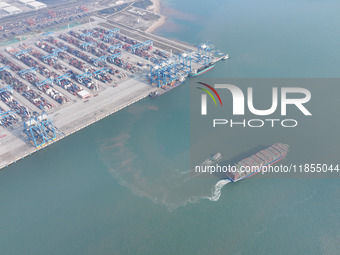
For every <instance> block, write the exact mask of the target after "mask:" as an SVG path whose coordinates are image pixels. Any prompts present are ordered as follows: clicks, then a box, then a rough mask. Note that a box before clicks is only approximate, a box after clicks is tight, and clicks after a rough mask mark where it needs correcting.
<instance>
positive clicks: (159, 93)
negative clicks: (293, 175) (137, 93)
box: [149, 77, 185, 97]
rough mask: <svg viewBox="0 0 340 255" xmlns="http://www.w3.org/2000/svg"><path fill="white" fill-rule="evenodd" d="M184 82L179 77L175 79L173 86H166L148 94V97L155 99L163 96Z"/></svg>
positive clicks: (183, 79) (182, 78)
mask: <svg viewBox="0 0 340 255" xmlns="http://www.w3.org/2000/svg"><path fill="white" fill-rule="evenodd" d="M184 81H185V77H181V78H179V79H177V80H176V81H175V82H174V84H172V85H171V84H170V85H166V86H164V87H163V88H162V90H160V91H153V92H151V93H150V94H149V96H150V97H157V96H161V95H163V94H165V93H166V92H169V91H170V90H172V89H174V88H177V87H178V86H179V85H181V84H182V83H183V82H184Z"/></svg>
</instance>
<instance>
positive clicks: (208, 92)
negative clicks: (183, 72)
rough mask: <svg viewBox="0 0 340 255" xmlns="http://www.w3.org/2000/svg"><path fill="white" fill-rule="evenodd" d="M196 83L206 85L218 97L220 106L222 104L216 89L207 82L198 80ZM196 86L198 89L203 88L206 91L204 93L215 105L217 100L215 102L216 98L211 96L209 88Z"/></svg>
mask: <svg viewBox="0 0 340 255" xmlns="http://www.w3.org/2000/svg"><path fill="white" fill-rule="evenodd" d="M198 83H199V84H201V85H203V86H205V87H207V88H209V89H210V90H211V91H212V92H213V93H214V94H215V95H216V96H217V98H218V100H219V101H220V104H221V106H222V100H221V97H220V95H219V94H218V93H217V91H216V90H215V89H214V88H213V87H212V86H210V85H208V84H206V83H203V82H198ZM197 88H198V89H200V90H203V91H204V92H206V93H207V94H208V95H209V96H210V97H211V98H212V100H213V101H214V103H215V105H217V102H216V100H215V97H214V96H213V94H211V92H210V91H209V90H207V89H205V88H201V87H197Z"/></svg>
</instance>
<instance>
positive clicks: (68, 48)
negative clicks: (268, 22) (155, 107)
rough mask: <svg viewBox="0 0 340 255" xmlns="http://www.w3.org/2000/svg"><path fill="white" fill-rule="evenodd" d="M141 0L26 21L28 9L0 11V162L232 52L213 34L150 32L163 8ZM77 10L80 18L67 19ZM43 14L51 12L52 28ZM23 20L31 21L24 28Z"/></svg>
mask: <svg viewBox="0 0 340 255" xmlns="http://www.w3.org/2000/svg"><path fill="white" fill-rule="evenodd" d="M107 2H110V3H111V4H110V5H109V7H107V6H108V5H107ZM112 2H113V3H112ZM144 2H145V1H131V2H123V1H116V2H114V1H99V2H96V4H95V5H94V3H92V2H91V1H86V2H84V5H81V6H74V3H70V4H64V5H61V6H57V7H48V6H47V8H46V9H45V10H44V9H43V10H39V11H37V12H36V13H35V14H34V17H36V18H34V19H33V18H29V22H28V20H27V18H28V17H32V14H31V15H30V16H27V13H26V12H23V13H21V14H18V15H15V16H13V17H8V16H5V17H3V18H1V17H0V21H2V22H1V24H3V25H2V27H1V31H3V33H2V35H4V34H5V35H6V36H2V40H3V42H2V44H1V45H2V46H1V47H0V169H1V168H3V167H5V166H8V165H9V164H11V163H13V162H16V161H17V160H19V159H21V158H24V157H25V156H27V155H30V154H32V153H33V152H35V151H38V150H40V149H42V148H44V147H46V146H48V145H50V144H52V143H54V142H56V141H58V140H60V139H62V138H64V137H65V136H67V135H70V134H72V133H74V132H76V131H78V130H80V129H82V128H84V127H86V126H88V125H90V124H92V123H94V122H96V121H98V120H100V119H102V118H104V117H106V116H108V115H110V114H112V113H114V112H116V111H119V110H120V109H122V108H124V107H127V106H128V105H130V104H132V103H135V102H137V101H139V100H141V99H143V98H145V97H147V96H149V95H150V96H152V97H153V96H158V95H161V94H164V93H165V92H167V91H169V90H171V89H173V88H175V87H177V86H179V85H180V84H181V83H182V82H183V81H184V80H185V79H187V78H188V77H189V76H195V75H199V74H201V73H204V72H205V71H207V70H210V69H212V67H213V66H214V65H215V63H217V62H218V61H220V60H224V59H227V58H228V54H225V53H222V52H221V51H220V50H218V49H216V47H215V46H214V45H213V44H212V43H211V42H210V41H207V42H204V43H200V44H197V45H189V44H187V43H184V42H178V41H174V40H169V39H167V38H163V37H160V36H157V35H154V34H150V33H147V32H145V31H146V30H147V29H148V27H150V26H151V25H152V24H154V23H155V22H157V21H158V19H159V18H160V15H159V14H157V13H153V12H151V11H148V10H146V9H143V4H144ZM98 3H99V4H98ZM100 3H102V8H100V6H101V5H100ZM85 4H87V6H86V5H85ZM112 6H113V7H112ZM137 6H140V7H141V8H139V7H137ZM75 7H76V8H75ZM63 8H64V9H65V12H63ZM70 8H73V12H68V11H67V10H69V9H70ZM88 10H92V11H91V12H89V11H88ZM79 12H80V13H81V14H79ZM28 13H29V12H28ZM74 14H76V15H77V16H76V17H78V19H79V20H82V21H79V22H78V23H77V24H76V25H74V26H70V25H69V23H65V21H66V22H69V21H70V20H71V21H72V20H73V19H70V18H67V17H68V16H67V15H71V16H70V17H72V15H74ZM44 15H45V16H46V15H47V17H50V19H47V22H49V23H48V24H50V22H51V21H50V20H53V24H52V25H51V26H52V27H50V26H47V27H49V29H48V30H41V28H42V27H43V28H45V27H46V26H44V25H43V23H41V22H42V21H43V20H44ZM65 15H66V16H65ZM84 17H85V19H84ZM131 17H134V18H135V22H133V20H134V19H133V18H131ZM150 17H151V18H150ZM3 19H4V20H3ZM45 19H46V17H45ZM144 19H145V20H146V21H145V22H144ZM19 20H21V21H19ZM150 20H151V21H153V22H151V21H150ZM11 22H12V23H11ZM23 23H25V26H28V28H30V27H31V28H30V29H26V28H25V26H21V27H20V29H19V28H18V26H19V25H20V24H23ZM60 23H65V24H66V25H64V26H63V27H62V28H60V27H57V29H55V27H54V28H53V26H54V25H59V24H60ZM13 24H14V25H13ZM18 24H19V25H18ZM44 24H46V23H44ZM16 28H18V29H19V30H18V29H16ZM39 29H40V30H39ZM9 30H11V31H12V32H14V34H12V35H11V34H8V33H9ZM32 31H34V32H33V33H32ZM37 31H38V32H37ZM6 33H7V34H6ZM17 34H22V36H19V39H18V37H17ZM23 37H24V39H23ZM4 38H7V41H6V40H5V41H4ZM13 38H14V39H13Z"/></svg>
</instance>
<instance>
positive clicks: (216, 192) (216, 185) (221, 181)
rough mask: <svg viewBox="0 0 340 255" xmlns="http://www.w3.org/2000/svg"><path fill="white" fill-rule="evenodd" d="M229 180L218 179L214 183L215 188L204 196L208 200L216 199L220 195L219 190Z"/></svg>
mask: <svg viewBox="0 0 340 255" xmlns="http://www.w3.org/2000/svg"><path fill="white" fill-rule="evenodd" d="M229 182H230V180H220V181H218V182H217V183H216V184H215V190H214V191H213V192H212V195H211V196H210V197H205V198H207V199H209V200H210V201H218V200H219V199H220V196H221V190H222V188H223V186H224V185H226V184H228V183H229Z"/></svg>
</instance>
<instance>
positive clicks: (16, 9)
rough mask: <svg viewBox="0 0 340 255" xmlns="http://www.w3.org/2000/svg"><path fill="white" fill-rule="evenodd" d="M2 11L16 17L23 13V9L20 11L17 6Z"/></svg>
mask: <svg viewBox="0 0 340 255" xmlns="http://www.w3.org/2000/svg"><path fill="white" fill-rule="evenodd" d="M2 10H3V11H5V12H6V13H7V14H9V15H14V14H18V13H20V12H22V10H21V9H19V8H17V7H15V6H12V5H10V6H7V7H4V8H2Z"/></svg>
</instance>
